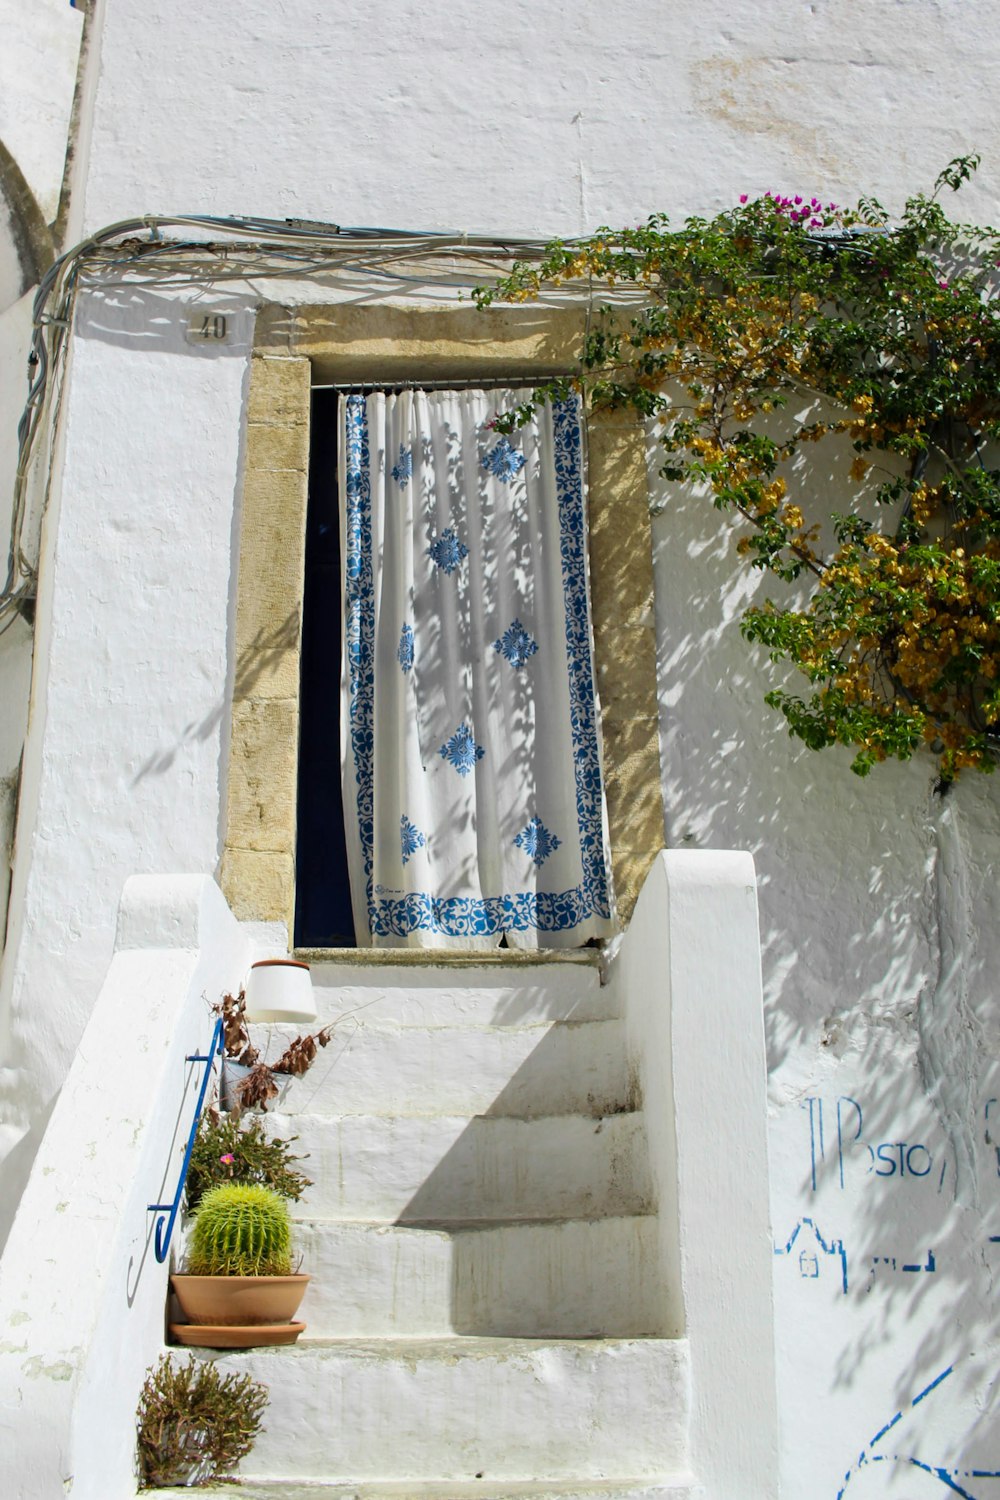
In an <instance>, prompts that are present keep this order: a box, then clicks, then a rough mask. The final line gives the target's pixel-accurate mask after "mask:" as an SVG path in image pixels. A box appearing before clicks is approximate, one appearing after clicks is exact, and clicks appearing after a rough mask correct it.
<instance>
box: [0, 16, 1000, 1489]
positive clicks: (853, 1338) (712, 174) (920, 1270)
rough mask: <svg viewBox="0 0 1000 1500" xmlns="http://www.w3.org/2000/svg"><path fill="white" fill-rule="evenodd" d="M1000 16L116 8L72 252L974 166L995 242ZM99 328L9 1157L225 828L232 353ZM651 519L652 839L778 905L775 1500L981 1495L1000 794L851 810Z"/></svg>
mask: <svg viewBox="0 0 1000 1500" xmlns="http://www.w3.org/2000/svg"><path fill="white" fill-rule="evenodd" d="M995 19H996V15H995V7H994V6H993V5H992V3H990V0H966V3H964V4H962V5H961V6H942V5H940V4H938V3H933V0H897V3H889V0H886V3H882V4H879V5H870V4H865V3H861V0H812V3H804V0H775V3H774V4H771V5H769V6H766V7H750V6H746V5H743V4H740V3H738V0H712V3H708V4H706V3H697V4H696V3H694V0H678V3H676V4H674V5H671V6H664V5H663V4H662V3H660V0H636V3H635V4H632V5H630V6H627V7H624V6H612V5H608V4H607V3H598V0H583V3H576V4H572V5H570V4H568V3H563V0H551V3H545V4H541V5H539V4H537V3H535V4H529V3H528V0H512V3H510V4H508V5H507V6H505V7H503V8H502V9H498V8H496V7H492V8H490V7H483V6H481V5H474V4H472V3H471V0H460V3H455V0H449V3H446V0H424V3H422V4H420V5H417V4H415V3H403V0H387V3H385V4H383V5H382V6H381V7H379V9H378V12H377V14H375V13H373V12H371V11H370V10H366V9H365V8H364V7H357V6H354V5H348V4H346V3H343V0H340V3H332V4H331V3H320V0H288V3H286V4H284V5H281V6H276V5H274V4H273V3H271V0H243V3H241V4H238V5H237V4H235V3H233V0H219V3H216V4H214V5H211V6H207V7H206V6H205V5H204V4H202V3H196V0H175V3H174V4H172V5H170V6H169V7H166V8H164V7H160V8H150V7H149V6H148V5H140V4H139V3H138V0H107V3H106V5H105V7H104V22H103V28H102V35H101V38H100V50H99V54H98V53H96V52H95V62H94V68H95V73H94V78H93V80H92V81H93V83H94V86H95V91H96V97H95V101H94V111H93V136H92V146H91V154H90V158H89V164H88V169H87V175H86V182H85V217H86V227H87V229H96V228H98V227H100V226H102V225H104V224H106V223H108V222H109V221H112V220H115V219H119V218H123V217H129V216H132V215H134V214H137V213H141V212H190V211H201V212H208V213H222V214H224V213H259V214H265V215H274V216H277V217H281V216H284V215H295V216H301V217H305V218H322V219H333V220H336V221H340V222H343V223H345V224H351V223H354V224H367V225H371V224H386V225H389V226H392V227H403V226H405V227H412V228H427V229H444V228H458V229H463V228H468V229H479V230H486V231H489V230H495V231H502V232H507V233H526V234H537V233H553V234H563V235H567V234H573V233H576V232H580V231H583V230H587V229H590V228H592V227H594V226H596V225H597V224H598V223H601V222H612V223H614V222H616V221H618V222H624V221H632V222H635V221H637V220H638V219H641V218H643V217H644V216H645V215H646V214H647V213H649V212H650V211H652V210H654V209H666V210H668V211H669V212H670V213H671V214H672V215H673V216H674V217H675V218H677V217H680V216H682V215H683V214H685V213H687V212H693V211H697V212H710V211H712V210H714V209H716V208H718V207H721V206H723V205H725V204H728V203H730V202H732V201H733V199H734V197H735V196H736V195H737V194H738V193H740V192H742V191H748V192H751V193H754V192H757V191H760V190H763V189H765V188H768V187H774V188H781V189H784V190H789V191H798V190H803V189H804V190H807V191H808V192H809V193H812V192H814V191H815V192H817V193H819V194H821V195H822V196H823V197H824V198H828V197H833V198H838V199H841V200H843V199H849V198H853V197H855V196H857V194H858V193H859V192H862V191H866V192H874V193H875V194H877V195H878V196H880V197H881V198H883V199H884V201H885V202H886V203H887V204H888V205H889V206H890V207H896V208H898V207H899V206H900V205H901V203H902V201H903V199H904V198H905V196H906V195H907V193H909V192H912V191H918V190H921V189H925V188H927V187H929V185H930V183H931V182H932V180H933V178H934V176H935V175H936V173H937V171H938V170H939V169H940V168H941V166H942V165H943V164H944V163H945V162H946V161H947V160H948V159H949V158H950V157H952V156H954V155H956V154H958V153H960V152H965V151H970V150H976V149H978V150H980V151H982V152H983V155H984V165H983V168H982V171H981V173H980V174H979V177H978V178H977V179H976V181H975V182H974V183H973V184H972V186H971V188H969V189H967V190H965V191H964V192H963V193H962V195H961V198H960V199H959V200H958V204H957V206H958V208H959V209H960V210H961V211H962V212H963V213H964V214H965V215H966V216H968V217H973V218H979V219H980V220H995V219H996V217H997V212H996V197H997V185H998V183H1000V120H998V117H997V114H996V111H995V107H994V105H993V102H992V97H991V81H992V78H993V76H994V75H995V73H996V70H997V63H998V61H1000V35H998V32H997V28H996V25H995ZM364 295H368V296H375V295H377V289H376V288H374V287H373V288H372V289H371V290H370V291H369V292H367V293H364ZM81 318H82V322H81V329H80V336H79V338H78V339H77V340H76V342H75V350H74V356H73V370H72V375H71V385H70V391H69V397H68V402H67V429H66V460H65V468H64V471H63V474H62V479H61V493H62V514H61V515H60V516H56V515H53V516H52V517H51V518H50V527H49V534H48V539H47V552H46V558H47V567H48V573H47V577H46V579H45V582H44V587H43V597H42V599H41V601H40V627H39V629H40V637H39V639H40V642H41V651H40V659H41V661H42V662H43V663H44V666H43V668H42V669H41V670H40V671H39V673H38V674H37V676H36V682H35V699H34V703H35V721H34V724H33V730H32V736H33V737H32V741H31V744H30V748H29V755H28V760H27V765H26V775H25V797H24V798H23V805H24V816H23V821H22V836H21V850H20V858H19V863H18V868H17V880H16V885H15V892H14V899H13V907H12V916H13V922H14V929H15V930H14V938H13V941H12V944H11V946H10V948H9V950H8V961H7V963H6V967H5V971H4V975H3V990H2V994H0V1024H2V1027H3V1031H2V1036H3V1057H2V1062H3V1065H4V1068H5V1069H6V1071H5V1072H4V1074H3V1075H0V1089H2V1090H3V1094H2V1097H0V1106H2V1108H3V1112H4V1118H5V1120H6V1123H7V1135H6V1140H5V1146H4V1149H6V1147H9V1146H13V1145H14V1144H15V1142H16V1141H17V1140H18V1138H19V1135H20V1133H21V1131H23V1130H24V1129H29V1128H32V1127H33V1126H34V1125H37V1122H38V1121H39V1119H41V1118H43V1117H44V1112H45V1109H46V1108H47V1105H48V1102H49V1100H50V1099H51V1095H52V1092H53V1090H54V1089H55V1088H56V1087H57V1086H58V1082H59V1080H60V1078H61V1076H62V1071H63V1070H64V1065H65V1059H66V1056H67V1055H68V1052H69V1051H71V1050H72V1046H73V1045H74V1042H75V1037H76V1036H77V1035H78V1034H79V1030H80V1028H81V1027H82V1023H83V1019H84V1017H85V1015H86V1013H87V1010H88V1008H89V1005H90V1004H91V1003H92V1000H93V996H94V995H95V994H96V990H97V985H98V983H99V979H100V975H101V971H102V969H103V965H104V963H105V962H106V959H107V956H108V954H109V953H110V947H111V940H112V934H113V921H114V893H115V891H116V890H117V887H118V885H119V884H120V882H121V879H122V877H123V876H124V875H125V874H127V873H129V872H130V871H132V870H134V869H137V868H138V869H164V868H174V869H182V870H184V869H187V870H203V869H208V868H211V867H212V866H213V865H214V860H215V856H216V854H217V851H218V833H219V827H220V820H221V816H222V812H221V809H222V806H223V803H222V800H221V799H222V792H223V788H222V785H221V777H222V769H221V768H222V766H223V764H224V753H223V752H224V742H223V736H224V727H223V726H224V719H225V714H224V695H225V690H226V674H227V669H228V656H229V632H230V625H231V608H232V590H233V580H234V562H235V559H234V555H233V553H232V543H233V537H234V534H235V533H234V528H235V524H236V516H235V507H234V499H235V496H236V495H237V494H238V484H239V464H240V458H239V452H238V436H239V413H240V408H241V402H242V399H243V390H244V377H245V368H246V346H245V344H237V345H236V346H231V347H230V348H229V349H227V350H225V351H219V352H218V353H217V354H216V355H215V356H214V357H213V356H207V355H199V354H195V353H193V352H192V351H191V350H190V348H189V347H188V346H186V345H185V344H184V341H183V331H182V324H181V321H180V320H179V318H178V316H177V314H176V310H171V309H170V308H169V306H166V305H164V304H157V305H154V304H153V302H152V301H151V300H150V299H149V298H146V297H144V296H142V295H139V294H134V295H130V296H129V297H125V298H122V299H121V300H120V301H119V302H117V303H114V304H111V303H104V304H98V303H92V304H88V305H87V306H85V307H84V308H83V309H82V310H81ZM14 419H15V420H16V414H15V418H14ZM6 420H7V421H8V423H9V421H10V414H9V413H8V414H7V416H6ZM655 529H656V547H657V564H656V570H657V610H658V629H659V645H660V667H661V688H662V712H663V727H664V787H665V797H666V802H667V820H668V833H669V836H670V839H671V841H672V842H673V843H677V844H682V845H694V846H698V847H705V848H713V847H714V848H733V847H737V848H738V847H744V848H749V849H750V850H751V851H752V853H753V855H754V858H755V860H756V863H757V869H758V873H759V876H760V880H761V890H760V899H761V921H762V931H763V937H764V942H765V990H766V1006H767V1023H768V1032H769V1047H770V1061H771V1068H772V1121H771V1154H772V1186H773V1193H772V1199H773V1201H772V1213H773V1220H774V1226H775V1230H776V1234H777V1236H778V1246H777V1248H778V1249H779V1250H780V1251H782V1252H784V1251H785V1250H786V1247H790V1248H788V1249H787V1253H782V1254H779V1255H776V1257H775V1291H776V1302H777V1315H778V1332H779V1382H780V1393H781V1399H782V1413H783V1420H784V1424H785V1461H784V1482H785V1491H784V1492H785V1494H786V1496H788V1497H796V1500H798V1497H804V1500H806V1497H807V1500H826V1497H829V1500H835V1497H836V1496H837V1494H838V1490H839V1489H840V1488H841V1487H842V1486H843V1485H844V1476H845V1474H846V1473H847V1472H848V1470H851V1471H852V1477H851V1478H850V1480H849V1481H848V1486H847V1489H846V1492H845V1493H846V1500H864V1497H865V1496H875V1495H882V1494H896V1493H900V1494H902V1493H905V1495H906V1496H907V1497H908V1500H909V1497H911V1496H913V1497H919V1496H921V1495H927V1496H931V1495H936V1494H938V1493H939V1492H940V1489H941V1483H942V1482H941V1481H940V1480H939V1479H935V1478H934V1477H933V1475H929V1473H928V1471H927V1470H926V1469H922V1468H919V1467H917V1466H915V1465H914V1464H913V1463H911V1462H910V1460H911V1459H912V1458H914V1457H916V1458H919V1460H920V1462H922V1463H926V1464H929V1465H931V1467H932V1468H933V1467H934V1466H935V1465H936V1466H939V1467H950V1468H953V1469H954V1470H955V1471H956V1472H958V1471H961V1472H964V1471H965V1470H966V1469H969V1470H971V1469H973V1468H978V1469H983V1470H1000V1450H998V1449H997V1445H996V1444H995V1443H994V1444H993V1445H992V1446H991V1437H990V1422H989V1405H990V1398H991V1392H990V1389H989V1384H988V1379H989V1377H988V1369H989V1358H990V1354H991V1352H992V1349H993V1345H992V1339H993V1336H994V1334H995V1332H996V1319H995V1317H994V1314H993V1311H992V1301H991V1293H992V1276H993V1272H994V1266H996V1265H997V1264H998V1262H1000V1241H994V1240H993V1238H992V1236H994V1235H997V1236H1000V1205H998V1202H997V1199H998V1191H1000V1178H998V1176H997V1172H998V1162H1000V1158H998V1157H997V1151H996V1147H995V1146H994V1144H993V1135H992V1134H991V1135H990V1139H989V1140H988V1139H987V1135H988V1134H990V1132H991V1126H990V1122H989V1121H988V1120H987V1118H986V1112H987V1109H990V1110H991V1111H997V1112H1000V1106H998V1105H992V1104H991V1103H990V1100H991V1099H992V1092H993V1090H994V1088H995V1092H996V1093H997V1094H998V1095H1000V1080H998V1082H997V1085H996V1086H995V1085H994V1083H993V1081H992V1062H991V1059H992V1056H993V1055H994V1054H995V1051H996V1043H997V1038H998V1030H1000V1028H998V1024H997V1020H996V1008H995V1005H994V980H993V975H994V974H995V973H996V971H997V967H998V965H997V960H998V957H1000V939H998V937H997V923H996V909H995V897H994V889H993V887H994V881H993V870H994V869H995V867H996V857H997V855H998V854H1000V847H998V846H1000V819H998V815H997V810H996V809H997V799H998V796H1000V786H997V787H994V785H993V784H992V783H990V782H988V781H986V780H972V779H970V780H968V781H966V782H963V783H962V784H961V785H960V786H959V787H958V789H957V790H956V791H955V792H954V793H953V794H952V797H951V798H950V799H949V801H948V803H947V804H945V805H944V806H943V807H942V805H941V804H940V803H938V802H935V801H934V799H933V798H932V796H931V790H930V788H931V773H930V769H929V767H928V765H927V764H926V763H923V762H920V763H915V764H913V765H911V766H909V767H887V768H883V769H882V770H880V771H879V772H878V773H876V775H875V776H874V777H873V778H872V780H871V781H870V782H869V783H867V784H866V783H862V782H860V781H858V780H857V779H856V778H854V777H853V776H851V774H850V773H849V771H848V769H847V763H846V762H847V757H846V755H843V754H841V753H840V752H830V753H827V754H826V755H824V756H822V757H819V756H815V755H811V754H810V753H809V752H807V751H805V750H804V749H801V748H799V747H797V746H796V745H794V744H792V742H790V741H789V740H788V738H787V736H786V735H785V732H784V729H783V727H782V724H781V723H780V721H777V720H776V718H775V717H774V716H773V715H772V714H771V713H770V711H768V710H766V709H765V708H763V706H762V705H761V702H760V699H761V697H762V694H763V692H764V691H765V690H766V687H767V686H768V685H769V682H770V680H771V679H770V677H769V675H768V669H767V667H766V665H765V664H763V663H762V662H760V661H759V660H755V659H753V658H752V657H751V656H750V655H748V653H747V651H746V649H745V648H744V647H743V645H742V643H741V641H740V639H739V633H738V626H737V617H738V614H739V612H740V610H741V609H742V607H743V605H744V604H745V602H746V601H747V599H748V598H749V597H750V595H751V593H752V587H751V585H749V584H747V583H745V582H744V583H740V582H737V581H734V580H735V579H736V577H737V575H736V574H735V573H734V569H733V561H732V557H731V554H730V552H729V550H728V546H729V544H728V541H727V538H726V529H725V523H724V522H722V521H720V519H719V518H718V517H717V516H716V515H715V513H714V512H713V511H711V509H710V508H707V507H706V506H705V505H704V504H703V503H702V502H698V501H696V500H695V499H694V498H690V497H689V498H687V499H680V500H678V499H677V498H676V497H674V498H673V499H672V501H671V504H670V506H669V508H668V510H667V511H666V512H665V513H664V515H663V516H662V517H661V518H660V519H659V520H658V521H657V522H656V528H655ZM725 1107H726V1101H725V1099H720V1100H719V1101H718V1108H719V1109H720V1111H724V1110H725ZM838 1125H839V1131H838ZM995 1138H996V1140H998V1141H1000V1127H998V1129H997V1131H996V1133H995ZM897 1143H898V1144H897ZM880 1147H885V1148H886V1149H884V1150H881V1151H880ZM869 1148H871V1150H869ZM25 1149H26V1150H27V1148H25ZM15 1156H16V1153H15ZM894 1163H895V1165H893V1164H894ZM890 1168H892V1170H890ZM942 1171H943V1176H942ZM959 1174H960V1175H959ZM796 1231H797V1233H796ZM841 1252H842V1253H841ZM733 1253H734V1254H738V1247H734V1248H733ZM845 1281H846V1290H845ZM984 1359H985V1361H986V1363H985V1364H984V1363H983V1360H984ZM945 1370H949V1371H950V1373H948V1374H947V1375H945V1376H944V1377H943V1378H942V1379H941V1380H940V1383H939V1384H937V1385H936V1386H935V1387H934V1388H933V1390H931V1391H930V1393H929V1394H927V1395H924V1396H923V1397H922V1399H919V1400H917V1399H916V1398H918V1397H920V1396H921V1393H922V1392H923V1391H924V1390H925V1389H926V1388H927V1387H928V1386H929V1384H930V1383H931V1382H932V1381H934V1380H936V1379H937V1378H938V1377H939V1376H941V1375H942V1372H944V1371H945ZM915 1401H916V1404H915V1405H914V1402H915ZM897 1414H899V1420H898V1421H895V1422H893V1420H892V1419H893V1418H895V1417H896V1416H897ZM887 1423H892V1425H891V1426H890V1427H889V1429H888V1431H887V1432H886V1433H885V1434H884V1435H883V1436H882V1437H880V1438H878V1439H877V1441H876V1440H875V1439H876V1434H877V1433H878V1432H879V1431H880V1429H881V1428H883V1427H884V1426H885V1424H887ZM862 1457H864V1462H863V1463H862V1462H860V1460H861V1459H862ZM956 1483H961V1484H963V1485H964V1486H965V1488H966V1490H967V1492H968V1493H969V1494H972V1495H974V1496H975V1497H976V1500H991V1497H992V1496H994V1495H996V1494H998V1493H1000V1480H997V1479H989V1478H984V1477H979V1478H976V1479H975V1480H973V1479H971V1478H968V1477H966V1478H965V1479H963V1480H956ZM900 1486H902V1488H901V1487H900ZM990 1486H992V1488H990Z"/></svg>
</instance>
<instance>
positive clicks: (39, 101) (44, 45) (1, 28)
mask: <svg viewBox="0 0 1000 1500" xmlns="http://www.w3.org/2000/svg"><path fill="white" fill-rule="evenodd" d="M82 31H83V12H82V11H81V10H76V9H74V8H73V7H72V6H71V5H70V0H31V4H30V5H23V4H21V3H20V0H0V35H2V36H3V46H2V47H0V140H2V141H3V143H4V145H5V146H6V147H7V149H8V151H10V152H11V154H12V155H13V156H14V157H16V159H17V164H18V166H19V167H20V168H21V171H22V172H23V173H24V176H25V179H26V180H27V183H28V186H29V187H30V188H31V191H32V192H33V193H34V195H35V198H36V200H37V202H38V206H39V207H40V208H41V210H42V213H43V214H44V215H45V218H46V220H47V221H48V222H49V223H51V222H52V220H53V219H54V218H55V216H56V211H57V209H58V207H59V192H60V189H61V187H62V180H63V166H64V164H65V160H66V137H67V134H68V131H69V122H70V112H71V110H72V105H73V90H74V88H75V86H76V60H77V55H78V53H79V50H80V36H81V34H82Z"/></svg>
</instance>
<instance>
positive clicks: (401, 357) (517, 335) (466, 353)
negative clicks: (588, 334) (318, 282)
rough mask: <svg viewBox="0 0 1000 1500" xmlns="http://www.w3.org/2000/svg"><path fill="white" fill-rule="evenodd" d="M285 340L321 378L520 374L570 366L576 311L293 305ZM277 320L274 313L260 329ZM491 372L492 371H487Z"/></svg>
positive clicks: (578, 321) (578, 326) (577, 329)
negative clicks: (273, 319) (484, 310)
mask: <svg viewBox="0 0 1000 1500" xmlns="http://www.w3.org/2000/svg"><path fill="white" fill-rule="evenodd" d="M288 326H289V341H290V347H291V349H292V350H293V352H294V353H295V354H297V355H308V357H309V359H310V361H311V363H312V365H313V368H314V369H316V370H317V372H318V374H319V375H320V377H321V378H323V379H331V378H335V379H337V380H344V379H346V380H351V379H355V378H358V379H360V380H363V379H364V378H365V377H368V378H369V379H370V378H371V377H372V375H373V374H375V375H377V376H378V377H379V378H383V379H384V378H385V377H387V376H397V377H400V378H402V377H408V376H421V375H422V376H426V377H428V378H430V377H431V376H434V377H435V378H438V377H447V376H448V375H454V376H455V377H456V379H458V378H461V379H467V378H468V377H470V376H475V375H479V374H490V373H493V374H494V378H496V377H497V376H500V377H502V376H504V375H506V374H508V373H510V374H515V375H520V374H522V373H523V372H524V371H526V370H532V371H534V372H536V373H537V376H538V377H539V378H542V377H543V376H544V375H545V373H546V371H551V372H552V373H558V372H561V371H565V370H567V369H570V368H572V366H573V365H574V364H575V357H576V353H577V350H578V348H579V344H580V335H581V332H582V327H583V318H582V315H581V313H580V311H579V309H577V308H565V309H552V308H543V307H524V308H512V307H503V308H492V309H489V310H488V311H486V312H477V311H476V310H475V309H474V308H471V307H470V308H462V309H453V308H449V309H447V310H442V309H438V308H435V309H428V308H411V307H386V306H384V305H380V306H378V307H349V306H345V305H344V304H342V303H341V304H338V305H336V306H330V305H329V304H326V305H319V306H305V307H299V308H297V309H296V310H295V312H294V313H293V314H292V315H291V317H290V319H289V324H288ZM281 328H282V321H281V320H280V318H277V316H276V320H275V323H274V324H273V325H270V326H269V331H268V334H267V336H268V337H270V338H274V337H275V332H274V330H275V329H281ZM494 372H495V373H494Z"/></svg>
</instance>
